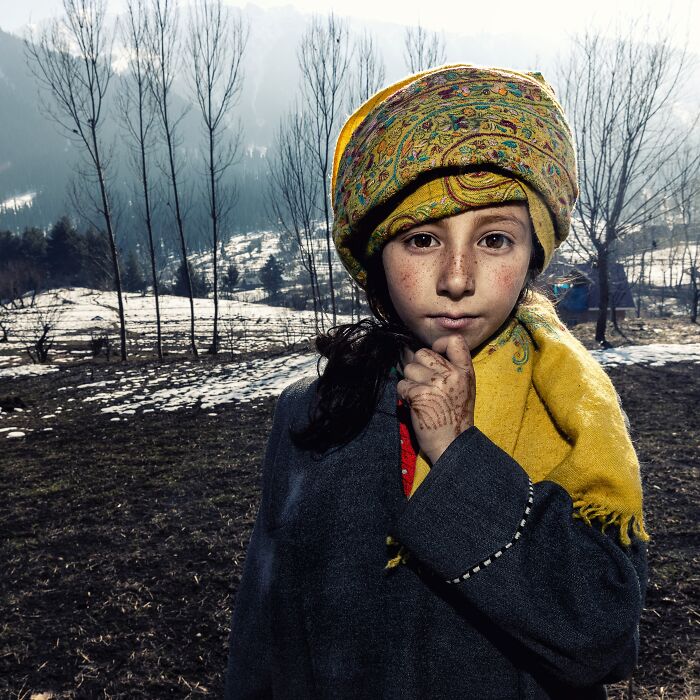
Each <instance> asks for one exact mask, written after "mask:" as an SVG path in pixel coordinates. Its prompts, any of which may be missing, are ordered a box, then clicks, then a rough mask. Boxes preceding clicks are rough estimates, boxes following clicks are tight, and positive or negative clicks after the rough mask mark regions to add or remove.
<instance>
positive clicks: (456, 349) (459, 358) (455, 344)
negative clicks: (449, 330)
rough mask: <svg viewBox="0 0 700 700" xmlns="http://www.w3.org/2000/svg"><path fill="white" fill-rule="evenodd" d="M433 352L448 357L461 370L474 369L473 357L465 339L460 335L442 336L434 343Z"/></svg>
mask: <svg viewBox="0 0 700 700" xmlns="http://www.w3.org/2000/svg"><path fill="white" fill-rule="evenodd" d="M433 351H434V352H438V353H444V354H445V355H447V359H448V360H449V362H450V363H451V364H452V365H454V366H455V367H458V368H459V369H461V370H464V371H466V370H470V369H471V368H472V356H471V353H470V352H469V346H468V345H467V341H466V340H465V338H464V337H463V336H461V335H458V334H453V335H448V336H442V337H441V338H438V339H437V340H436V341H435V342H434V343H433Z"/></svg>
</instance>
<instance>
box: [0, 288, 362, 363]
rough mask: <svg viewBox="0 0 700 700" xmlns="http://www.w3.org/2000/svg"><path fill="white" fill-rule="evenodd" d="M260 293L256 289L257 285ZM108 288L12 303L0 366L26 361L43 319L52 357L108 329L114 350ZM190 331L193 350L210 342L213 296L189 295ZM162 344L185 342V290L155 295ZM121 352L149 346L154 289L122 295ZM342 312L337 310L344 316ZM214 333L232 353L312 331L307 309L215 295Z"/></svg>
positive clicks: (298, 340) (63, 357)
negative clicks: (217, 298)
mask: <svg viewBox="0 0 700 700" xmlns="http://www.w3.org/2000/svg"><path fill="white" fill-rule="evenodd" d="M258 293H259V292H258ZM116 305H117V300H116V295H115V294H114V292H100V291H96V290H93V289H84V288H71V289H58V290H54V291H52V292H46V293H44V294H41V295H40V296H38V297H37V303H36V305H35V306H34V307H29V306H27V307H26V308H22V309H16V310H12V311H11V312H9V314H7V315H6V316H5V317H4V319H3V322H4V323H6V324H7V325H9V329H10V332H9V342H8V343H3V344H2V345H1V346H0V351H1V354H0V367H8V366H16V365H19V364H23V363H26V362H28V360H29V358H28V355H27V353H26V349H25V348H26V347H27V346H28V345H29V346H31V345H32V343H33V341H35V340H36V339H37V338H38V337H39V336H40V335H41V328H42V326H43V325H44V323H46V322H49V323H50V324H51V325H52V327H53V329H54V330H53V331H52V336H53V338H54V343H55V348H54V350H53V351H52V353H51V358H52V359H53V361H54V362H57V363H59V364H60V363H66V362H71V361H73V360H75V359H80V358H84V357H90V355H91V351H90V348H89V343H90V340H91V338H92V337H99V336H102V335H107V336H108V337H109V339H110V341H111V344H112V352H113V354H115V355H116V354H118V347H119V326H118V315H117V306H116ZM194 307H195V335H196V338H197V346H198V348H199V349H200V351H202V352H203V351H205V350H206V348H207V346H208V345H209V344H210V343H211V336H212V333H213V323H214V304H213V301H212V300H211V299H195V300H194ZM160 313H161V325H162V334H163V345H164V350H165V351H166V352H184V351H185V350H186V349H187V347H188V343H189V328H190V308H189V300H188V299H187V298H185V297H177V296H162V297H161V298H160ZM124 314H125V318H126V327H127V339H128V341H127V342H128V352H129V354H130V355H133V354H134V353H139V352H141V353H148V354H152V353H153V351H154V348H155V343H156V324H155V305H154V301H153V297H151V296H142V295H140V294H125V295H124ZM345 320H349V319H346V318H345V317H339V318H338V322H343V321H345ZM219 335H220V336H221V338H222V350H223V352H224V353H227V354H229V355H231V356H236V355H242V354H246V353H249V352H252V351H257V350H267V349H269V348H271V347H273V346H276V347H280V346H282V347H294V345H303V344H304V343H305V341H306V340H307V339H308V338H310V337H312V336H313V335H314V314H313V311H295V310H293V309H289V308H285V307H278V306H269V305H267V304H259V303H257V304H255V303H250V302H247V301H242V300H238V299H237V300H231V299H221V300H220V301H219Z"/></svg>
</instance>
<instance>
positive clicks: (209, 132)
mask: <svg viewBox="0 0 700 700" xmlns="http://www.w3.org/2000/svg"><path fill="white" fill-rule="evenodd" d="M248 34H249V30H248V27H247V26H246V25H244V23H243V20H242V18H241V15H240V14H237V15H233V14H232V12H231V10H229V9H228V8H224V7H223V5H222V0H195V3H194V6H193V9H192V14H191V18H190V37H189V40H190V41H189V43H190V54H191V56H192V66H193V83H194V91H195V95H196V98H197V104H198V105H199V110H200V112H201V116H202V121H203V124H204V136H205V141H206V156H205V160H206V167H207V178H206V193H207V209H208V213H209V219H210V220H211V236H212V238H211V240H212V255H213V270H214V284H213V292H214V333H213V336H212V342H211V352H212V353H214V354H216V353H217V352H218V351H219V296H218V290H219V284H218V271H219V264H218V251H219V240H220V235H221V234H220V228H221V225H222V223H223V222H224V220H225V218H226V216H227V215H228V213H229V212H230V210H231V207H232V205H233V201H234V194H235V193H234V191H233V188H232V187H231V186H229V187H226V186H225V185H224V182H223V179H224V176H225V174H226V171H227V170H228V169H229V168H230V167H231V165H232V163H233V161H234V159H235V158H236V155H237V152H238V147H239V144H240V139H237V138H231V137H230V136H229V137H227V134H226V130H227V126H228V122H229V121H230V110H231V109H232V107H233V106H234V105H235V103H236V101H237V98H238V96H239V94H240V91H241V86H242V80H243V75H242V71H241V60H242V58H243V52H244V50H245V46H246V43H247V41H248Z"/></svg>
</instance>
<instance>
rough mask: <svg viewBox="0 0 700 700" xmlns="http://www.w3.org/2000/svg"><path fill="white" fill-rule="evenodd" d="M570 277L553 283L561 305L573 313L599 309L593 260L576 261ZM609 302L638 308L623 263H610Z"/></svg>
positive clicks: (596, 278)
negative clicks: (590, 261)
mask: <svg viewBox="0 0 700 700" xmlns="http://www.w3.org/2000/svg"><path fill="white" fill-rule="evenodd" d="M570 277H571V279H570V280H567V281H566V282H560V283H558V284H554V285H553V288H552V290H553V292H554V295H555V297H557V299H558V308H560V309H563V310H564V311H570V312H572V313H582V312H584V311H587V310H596V309H598V307H599V303H600V302H599V299H600V291H599V288H598V271H597V270H596V269H595V267H593V265H592V264H591V263H584V264H580V265H575V266H574V271H573V273H572V274H571V275H570ZM610 302H611V304H610V305H611V306H612V305H613V304H614V306H615V308H616V309H619V310H622V309H634V308H635V306H634V299H633V298H632V291H631V290H630V286H629V282H628V281H627V276H626V275H625V269H624V267H623V266H622V265H621V264H620V263H613V264H612V265H611V266H610Z"/></svg>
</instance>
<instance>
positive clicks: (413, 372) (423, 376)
mask: <svg viewBox="0 0 700 700" xmlns="http://www.w3.org/2000/svg"><path fill="white" fill-rule="evenodd" d="M447 374H448V373H447V372H446V371H445V370H444V369H441V368H438V371H437V372H436V370H434V369H430V368H429V367H426V366H425V365H421V364H418V363H417V362H411V364H410V365H406V366H405V367H404V368H403V376H404V377H406V379H411V380H412V381H414V382H416V383H418V384H431V383H434V381H433V377H437V378H438V379H439V378H441V377H444V376H446V375H447Z"/></svg>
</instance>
